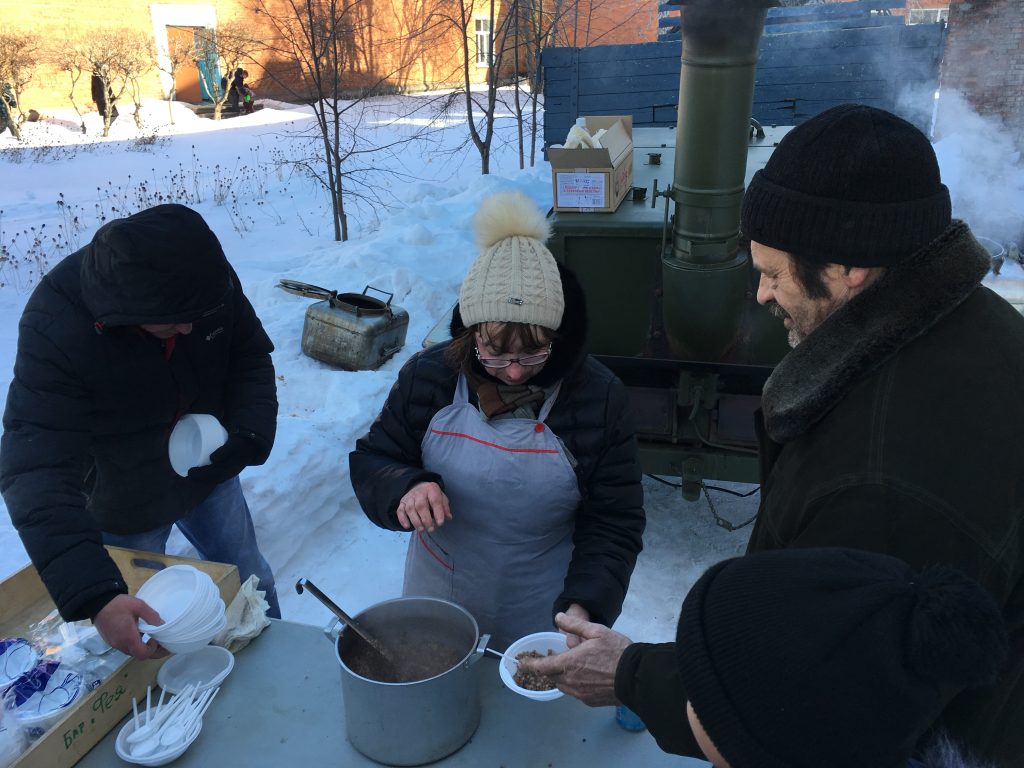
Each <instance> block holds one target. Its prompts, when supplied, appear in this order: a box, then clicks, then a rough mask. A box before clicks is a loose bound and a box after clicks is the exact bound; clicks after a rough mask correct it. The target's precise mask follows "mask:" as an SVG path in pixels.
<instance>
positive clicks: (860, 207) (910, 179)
mask: <svg viewBox="0 0 1024 768" xmlns="http://www.w3.org/2000/svg"><path fill="white" fill-rule="evenodd" d="M951 215H952V208H951V205H950V200H949V190H948V189H946V186H945V185H944V184H943V183H942V182H941V181H940V179H939V164H938V162H937V161H936V159H935V151H934V150H933V149H932V145H931V144H930V143H929V141H928V138H927V137H926V136H925V135H924V134H923V133H921V131H919V130H918V129H917V128H915V127H914V126H913V125H911V124H910V123H908V122H907V121H906V120H903V119H901V118H899V117H896V115H893V114H891V113H889V112H886V111H884V110H881V109H875V108H874V107H865V106H862V105H859V104H842V105H840V106H838V107H833V108H832V109H829V110H826V111H825V112H822V113H821V114H819V115H817V116H815V117H812V118H811V119H810V120H808V121H807V122H805V123H802V124H801V125H798V126H797V127H796V128H794V129H793V130H791V131H790V132H789V133H787V134H786V135H785V137H783V139H782V141H781V142H779V146H778V147H776V149H775V151H774V152H773V153H772V156H771V157H770V158H769V159H768V164H767V165H765V167H764V168H763V169H762V170H759V171H758V172H757V173H755V174H754V177H753V178H752V179H751V180H750V186H749V187H748V188H747V191H746V193H745V194H744V196H743V205H742V209H741V214H740V217H741V226H742V229H743V233H744V234H745V235H746V236H747V237H749V238H750V239H751V240H754V241H756V242H758V243H761V244H763V245H767V246H770V247H772V248H778V249H779V250H782V251H786V252H787V253H790V254H793V255H794V256H795V257H797V258H802V259H807V260H810V261H816V262H821V263H832V264H845V265H848V266H851V267H884V266H889V265H891V264H894V263H895V262H897V261H899V260H900V259H903V258H906V257H907V256H909V255H911V254H912V253H914V252H915V251H917V250H919V249H920V248H922V247H924V246H925V245H927V244H928V243H930V242H931V241H932V240H934V239H935V238H936V237H938V236H939V235H940V234H942V232H943V230H944V229H946V227H948V226H949V224H950V221H951Z"/></svg>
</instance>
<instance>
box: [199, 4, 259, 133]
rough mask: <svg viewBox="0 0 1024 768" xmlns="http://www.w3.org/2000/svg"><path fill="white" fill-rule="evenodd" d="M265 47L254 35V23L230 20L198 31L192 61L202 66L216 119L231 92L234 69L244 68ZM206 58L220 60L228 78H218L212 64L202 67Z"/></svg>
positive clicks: (200, 75) (203, 78)
mask: <svg viewBox="0 0 1024 768" xmlns="http://www.w3.org/2000/svg"><path fill="white" fill-rule="evenodd" d="M262 48H263V43H262V42H260V41H259V40H258V39H257V38H256V36H255V35H254V34H253V31H252V25H251V24H246V23H245V22H242V21H229V22H227V23H225V24H222V25H220V26H219V27H218V28H217V29H197V30H196V45H195V49H194V50H193V52H192V54H193V61H195V62H196V66H197V67H198V68H199V77H200V79H201V80H202V81H203V84H204V85H205V86H206V92H207V93H209V94H210V97H211V98H212V99H213V119H214V120H220V118H221V112H222V111H223V109H224V104H225V103H226V102H227V100H228V96H229V95H230V93H231V86H230V81H231V79H232V77H233V76H234V73H235V71H236V70H239V69H242V68H243V67H242V65H243V64H249V63H250V62H253V61H255V58H254V57H255V54H256V53H257V52H259V51H260V50H261V49H262ZM206 61H219V62H220V63H221V66H223V67H224V70H223V71H224V72H226V73H227V77H226V78H221V80H220V81H217V78H216V77H214V76H213V73H212V72H211V70H210V68H209V67H205V66H199V65H200V64H201V63H202V62H206ZM211 81H213V82H211ZM225 83H226V85H225Z"/></svg>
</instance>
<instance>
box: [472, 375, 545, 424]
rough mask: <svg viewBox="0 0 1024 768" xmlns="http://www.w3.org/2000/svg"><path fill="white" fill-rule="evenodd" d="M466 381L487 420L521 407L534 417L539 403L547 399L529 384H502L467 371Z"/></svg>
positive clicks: (539, 390)
mask: <svg viewBox="0 0 1024 768" xmlns="http://www.w3.org/2000/svg"><path fill="white" fill-rule="evenodd" d="M466 381H467V383H468V384H469V386H470V388H471V389H472V390H473V391H474V392H476V399H477V402H478V403H479V405H480V410H481V411H482V412H483V414H484V416H486V417H487V418H488V419H492V418H494V417H495V416H497V415H499V414H502V413H510V412H511V411H514V410H516V409H517V408H522V407H528V408H529V409H530V410H531V411H533V414H534V416H536V415H537V413H538V411H539V409H540V405H541V403H543V402H544V400H545V399H546V397H547V396H546V395H545V394H544V390H543V389H542V388H541V387H531V386H530V385H529V384H503V383H501V382H500V381H497V380H496V379H492V378H491V377H490V376H483V375H481V374H479V373H477V372H476V371H468V372H467V373H466Z"/></svg>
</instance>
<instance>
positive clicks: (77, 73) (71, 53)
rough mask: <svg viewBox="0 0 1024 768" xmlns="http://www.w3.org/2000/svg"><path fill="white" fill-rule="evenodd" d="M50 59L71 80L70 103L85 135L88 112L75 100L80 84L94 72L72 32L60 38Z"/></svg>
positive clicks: (66, 31)
mask: <svg viewBox="0 0 1024 768" xmlns="http://www.w3.org/2000/svg"><path fill="white" fill-rule="evenodd" d="M50 57H51V59H52V61H53V65H54V66H55V67H56V68H57V69H58V70H60V71H61V72H64V73H65V74H67V76H68V78H69V79H70V80H71V90H69V91H68V101H69V102H70V103H71V106H72V108H73V109H74V110H75V114H77V115H78V120H79V124H80V125H81V128H82V133H85V118H84V112H85V111H86V110H85V109H84V108H83V106H80V105H79V103H78V101H77V100H76V98H75V91H76V89H77V88H78V84H79V83H80V82H82V78H83V77H85V78H86V79H88V73H90V72H91V71H92V70H91V69H90V66H89V64H88V62H86V60H85V59H84V58H83V56H82V54H81V52H80V51H79V50H78V49H77V48H76V47H75V43H74V37H73V35H72V32H71V31H70V30H65V32H64V36H63V37H62V38H60V40H59V41H58V42H57V44H56V46H55V47H54V48H53V49H52V50H51V54H50Z"/></svg>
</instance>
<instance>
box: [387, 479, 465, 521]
mask: <svg viewBox="0 0 1024 768" xmlns="http://www.w3.org/2000/svg"><path fill="white" fill-rule="evenodd" d="M451 519H452V512H451V510H450V509H449V508H448V497H447V496H445V495H444V491H442V490H441V486H439V485H438V484H437V483H417V484H416V485H414V486H413V487H412V488H410V489H409V491H408V492H407V493H406V494H405V496H403V497H402V500H401V501H400V502H398V522H399V523H401V524H402V527H403V528H406V529H409V528H415V529H416V530H417V531H427V532H428V533H432V532H433V530H434V529H435V528H439V527H441V526H442V525H444V524H445V523H446V522H447V521H448V520H451Z"/></svg>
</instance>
